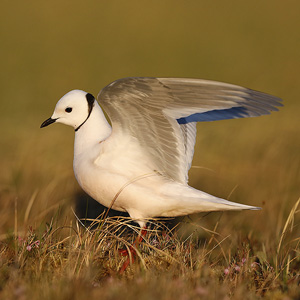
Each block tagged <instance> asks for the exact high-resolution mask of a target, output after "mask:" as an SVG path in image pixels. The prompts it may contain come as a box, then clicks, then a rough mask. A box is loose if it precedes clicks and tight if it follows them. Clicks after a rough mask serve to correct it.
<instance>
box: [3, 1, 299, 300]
mask: <svg viewBox="0 0 300 300" xmlns="http://www.w3.org/2000/svg"><path fill="white" fill-rule="evenodd" d="M299 8H300V4H299V3H298V1H291V3H290V5H286V3H283V2H282V1H280V0H274V1H273V2H272V4H271V5H270V4H269V3H267V2H259V1H243V2H241V1H238V0H233V1H231V2H230V3H226V4H225V2H224V3H223V2H221V1H219V2H211V3H210V2H207V1H206V2H204V1H189V2H185V3H181V2H180V1H177V2H176V1H171V0H166V1H164V2H161V3H158V2H157V1H153V2H149V3H146V2H145V3H142V2H141V1H137V0H132V1H127V2H123V1H119V0H116V1H110V2H103V1H93V0H91V1H87V2H82V1H79V0H74V1H73V2H72V5H69V3H67V2H66V3H61V1H57V0H53V1H51V2H37V1H34V0H33V1H26V2H24V3H23V2H19V3H18V5H15V3H14V2H8V1H4V2H3V3H1V10H0V11H1V12H0V14H1V18H0V25H1V26H0V28H1V30H0V38H1V43H2V47H1V55H0V60H1V68H2V69H1V70H2V72H1V73H0V79H1V80H0V87H1V88H0V97H1V98H0V99H1V101H0V114H1V116H0V122H1V123H0V136H1V140H0V143H1V144H0V165H1V172H0V211H1V218H0V298H1V299H20V300H23V299H25V300H26V299H57V300H58V299H79V298H83V297H89V298H91V299H94V298H95V299H96V298H104V299H121V298H122V299H153V298H157V299H174V298H175V299H194V298H195V299H199V298H205V299H210V298H212V299H228V298H232V299H259V298H262V297H263V298H266V299H297V298H299V297H300V295H299V275H300V274H299V269H300V254H299V251H300V250H299V237H300V228H299V200H298V199H299V196H300V190H299V187H300V167H299V166H300V156H299V152H300V151H299V149H300V140H299V138H298V137H299V136H300V131H299V130H300V127H299V109H300V105H299V101H298V100H297V99H298V98H299V86H300V82H299V76H298V70H299V69H300V60H299V51H298V49H299V46H300V44H299V41H300V40H299V38H298V35H299V32H298V31H299V30H298V28H299V27H300V24H299V22H300V19H299V17H298V16H299ZM126 76H160V77H168V76H169V77H191V78H193V77H194V78H204V79H212V80H219V81H224V82H229V83H234V84H239V85H242V86H246V87H250V88H253V89H256V90H260V91H264V92H267V93H270V94H274V95H276V96H279V97H282V98H283V99H284V105H285V106H284V107H283V108H281V109H280V111H279V112H277V113H273V114H271V115H270V116H265V117H260V118H252V119H243V120H227V121H220V122H212V123H209V122H208V123H201V124H199V125H198V136H197V144H196V150H195V157H194V161H193V166H194V168H192V169H191V170H190V174H189V175H190V185H192V186H194V187H196V188H198V189H201V190H203V191H206V192H208V193H211V194H213V195H216V196H219V197H222V198H227V199H229V200H231V201H236V202H241V203H245V204H249V205H254V206H260V207H262V210H261V211H255V212H246V211H244V212H235V213H232V212H226V213H225V212H224V213H211V214H208V215H195V216H189V217H185V218H184V219H181V220H180V225H178V226H177V227H175V228H174V229H172V226H171V225H170V224H169V223H161V220H152V225H151V228H150V229H151V231H150V232H149V234H148V235H147V237H146V238H145V240H144V241H143V242H142V244H141V245H140V248H139V249H138V258H137V260H136V262H135V263H134V264H133V265H132V266H131V267H130V269H128V271H127V272H126V273H125V274H123V275H122V276H121V275H119V274H118V270H119V268H120V266H121V265H122V263H123V261H124V259H125V258H124V257H122V256H120V255H119V253H118V249H119V248H124V247H126V246H127V247H128V246H129V244H130V243H131V242H132V241H133V240H134V239H135V237H136V235H137V228H136V227H134V224H132V223H130V222H129V221H128V219H126V217H125V218H123V219H121V218H117V217H113V216H112V215H109V216H108V218H104V217H103V216H104V215H103V214H100V213H96V211H98V206H96V204H95V203H93V202H92V201H91V200H89V199H88V198H87V197H86V196H82V194H81V193H82V192H81V190H80V189H79V187H78V185H77V183H76V181H75V178H74V174H73V171H72V167H71V166H72V153H73V149H72V148H73V130H72V129H71V128H67V127H63V126H59V125H53V127H52V126H51V127H52V128H49V129H48V128H47V129H45V130H43V131H42V130H40V129H39V126H40V124H41V123H42V121H44V120H45V119H46V118H48V117H49V116H50V115H51V113H52V111H53V108H54V105H55V103H56V101H57V100H58V99H59V98H60V97H61V96H62V95H63V94H64V93H66V92H68V91H69V90H72V89H74V88H79V89H84V90H86V91H89V92H91V93H93V94H95V95H96V94H97V93H98V92H99V90H100V89H101V88H102V87H104V86H105V85H106V84H108V83H110V82H111V81H113V80H115V79H118V78H122V77H126ZM87 199H88V200H87ZM86 203H88V204H89V205H88V206H89V209H88V213H87V214H86V211H85V207H86ZM79 208H80V209H79ZM73 211H74V212H75V214H76V215H77V216H78V218H79V219H80V221H79V220H78V219H77V218H76V217H75V216H74V213H73ZM98 215H100V217H99V218H98V219H96V217H97V216H98ZM86 216H87V217H88V218H90V219H96V221H95V224H94V226H93V227H89V225H87V224H90V223H88V222H85V220H84V218H85V217H86ZM80 222H83V225H84V226H83V225H82V224H81V223H80Z"/></svg>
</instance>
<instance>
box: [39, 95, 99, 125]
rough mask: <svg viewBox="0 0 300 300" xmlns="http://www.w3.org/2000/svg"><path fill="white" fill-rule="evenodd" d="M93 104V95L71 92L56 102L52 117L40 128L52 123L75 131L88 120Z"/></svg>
mask: <svg viewBox="0 0 300 300" xmlns="http://www.w3.org/2000/svg"><path fill="white" fill-rule="evenodd" d="M94 102H95V98H94V96H93V95H91V94H89V93H86V92H84V91H81V90H73V91H71V92H69V93H67V94H66V95H64V96H63V97H62V98H61V99H60V100H59V101H58V102H57V104H56V106H55V109H54V113H53V115H52V116H51V118H49V119H47V120H46V121H44V122H43V123H42V125H41V128H42V127H46V126H48V125H50V124H52V123H62V124H66V125H69V126H72V127H74V129H75V131H77V130H78V129H79V128H80V127H81V126H82V125H83V124H84V123H85V122H86V120H87V119H88V118H89V116H90V114H91V112H92V109H93V106H94Z"/></svg>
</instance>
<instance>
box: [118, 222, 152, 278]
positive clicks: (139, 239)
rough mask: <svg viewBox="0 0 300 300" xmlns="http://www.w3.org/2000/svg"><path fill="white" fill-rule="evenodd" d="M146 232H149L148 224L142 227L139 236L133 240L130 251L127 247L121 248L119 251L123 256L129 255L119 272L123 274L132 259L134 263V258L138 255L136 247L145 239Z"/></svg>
mask: <svg viewBox="0 0 300 300" xmlns="http://www.w3.org/2000/svg"><path fill="white" fill-rule="evenodd" d="M146 234H147V226H145V227H143V228H142V230H141V231H140V233H139V235H138V236H137V238H136V239H135V241H134V242H133V244H132V246H130V247H129V251H128V250H127V249H124V250H119V253H120V254H121V255H122V256H128V258H127V259H126V261H125V262H124V263H123V265H122V267H121V269H120V271H119V274H123V272H124V271H125V270H126V268H127V267H128V265H129V264H130V261H132V263H133V262H134V258H135V256H136V251H135V249H134V248H137V247H138V246H139V244H140V242H141V241H142V240H143V238H144V237H145V236H146ZM129 252H130V253H129Z"/></svg>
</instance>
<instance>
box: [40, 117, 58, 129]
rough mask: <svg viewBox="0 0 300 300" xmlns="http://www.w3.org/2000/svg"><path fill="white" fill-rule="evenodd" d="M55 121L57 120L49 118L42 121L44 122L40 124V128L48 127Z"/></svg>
mask: <svg viewBox="0 0 300 300" xmlns="http://www.w3.org/2000/svg"><path fill="white" fill-rule="evenodd" d="M56 120H57V119H51V118H49V119H47V120H46V121H44V122H43V123H42V125H41V127H40V128H43V127H46V126H48V125H50V124H52V123H54V122H55V121H56Z"/></svg>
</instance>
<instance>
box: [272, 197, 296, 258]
mask: <svg viewBox="0 0 300 300" xmlns="http://www.w3.org/2000/svg"><path fill="white" fill-rule="evenodd" d="M299 203H300V198H299V199H298V201H297V202H296V203H295V205H294V206H293V208H292V209H291V211H290V213H289V216H288V218H287V220H286V222H285V225H284V227H283V230H282V233H281V236H280V240H279V244H278V247H277V255H278V254H279V251H280V248H281V244H282V241H283V239H284V236H285V234H286V232H287V230H288V226H289V225H290V226H291V228H290V230H291V231H292V229H293V224H294V219H295V214H296V212H297V208H298V205H299Z"/></svg>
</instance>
